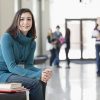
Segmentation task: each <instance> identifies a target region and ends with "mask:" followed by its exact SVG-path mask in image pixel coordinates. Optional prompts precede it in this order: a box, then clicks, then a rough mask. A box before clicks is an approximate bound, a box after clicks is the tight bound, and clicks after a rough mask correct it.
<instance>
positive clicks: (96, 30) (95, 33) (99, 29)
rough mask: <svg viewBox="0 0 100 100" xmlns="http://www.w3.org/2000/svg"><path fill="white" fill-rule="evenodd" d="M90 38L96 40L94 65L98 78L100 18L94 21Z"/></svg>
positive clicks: (99, 67)
mask: <svg viewBox="0 0 100 100" xmlns="http://www.w3.org/2000/svg"><path fill="white" fill-rule="evenodd" d="M92 38H96V42H95V48H96V64H97V76H99V77H100V17H98V18H97V20H96V25H95V28H94V31H93V33H92Z"/></svg>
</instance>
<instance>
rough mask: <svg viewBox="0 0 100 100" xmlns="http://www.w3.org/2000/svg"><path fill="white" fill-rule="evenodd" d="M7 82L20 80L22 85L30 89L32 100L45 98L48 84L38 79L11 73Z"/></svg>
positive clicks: (43, 99)
mask: <svg viewBox="0 0 100 100" xmlns="http://www.w3.org/2000/svg"><path fill="white" fill-rule="evenodd" d="M7 82H9V83H10V82H20V83H22V85H23V86H24V87H25V88H27V89H29V90H30V91H29V92H30V94H29V98H30V100H45V88H46V84H45V83H44V82H42V81H39V80H37V79H32V78H27V77H23V76H19V75H11V76H10V77H9V78H8V80H7Z"/></svg>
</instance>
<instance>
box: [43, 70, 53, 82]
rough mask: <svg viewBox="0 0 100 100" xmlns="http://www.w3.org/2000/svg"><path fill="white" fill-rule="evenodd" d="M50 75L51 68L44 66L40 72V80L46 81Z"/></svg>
mask: <svg viewBox="0 0 100 100" xmlns="http://www.w3.org/2000/svg"><path fill="white" fill-rule="evenodd" d="M51 76H52V69H51V68H46V69H45V70H44V71H43V72H42V76H41V81H43V82H45V83H47V81H48V80H49V79H50V78H51Z"/></svg>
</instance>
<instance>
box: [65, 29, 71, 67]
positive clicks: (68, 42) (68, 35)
mask: <svg viewBox="0 0 100 100" xmlns="http://www.w3.org/2000/svg"><path fill="white" fill-rule="evenodd" d="M65 44H66V47H65V54H66V60H67V64H68V67H66V68H70V66H69V64H70V59H69V56H68V53H69V49H70V29H69V28H66V30H65Z"/></svg>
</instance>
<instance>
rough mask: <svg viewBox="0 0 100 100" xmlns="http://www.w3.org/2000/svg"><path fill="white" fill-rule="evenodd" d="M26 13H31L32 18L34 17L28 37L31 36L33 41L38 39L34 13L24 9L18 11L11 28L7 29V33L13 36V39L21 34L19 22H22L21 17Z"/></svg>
mask: <svg viewBox="0 0 100 100" xmlns="http://www.w3.org/2000/svg"><path fill="white" fill-rule="evenodd" d="M26 12H28V13H30V14H31V16H32V27H31V29H30V30H29V32H28V34H27V36H31V37H32V38H33V39H35V38H36V28H35V21H34V16H33V14H32V12H31V10H30V9H28V8H22V9H19V10H18V11H17V13H16V14H15V17H14V19H13V22H12V24H11V26H10V27H9V28H8V29H7V31H6V32H8V33H9V34H11V35H12V36H13V37H16V36H17V33H19V31H20V30H19V28H18V25H19V22H20V17H21V15H22V14H23V13H26Z"/></svg>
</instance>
